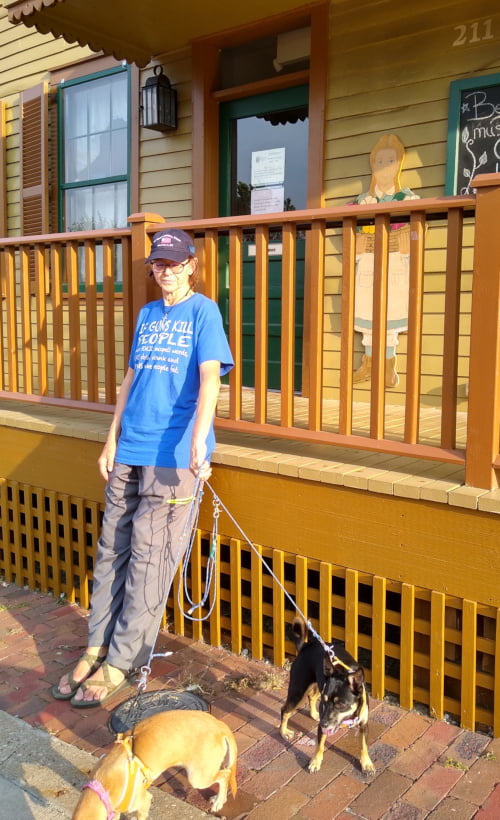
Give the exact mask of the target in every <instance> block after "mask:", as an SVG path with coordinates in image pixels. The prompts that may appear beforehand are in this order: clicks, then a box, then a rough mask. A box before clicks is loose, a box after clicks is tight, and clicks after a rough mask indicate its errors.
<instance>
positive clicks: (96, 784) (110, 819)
mask: <svg viewBox="0 0 500 820" xmlns="http://www.w3.org/2000/svg"><path fill="white" fill-rule="evenodd" d="M84 789H91V791H93V792H95V793H96V795H97V796H98V798H99V799H100V800H101V803H103V804H104V808H105V809H106V813H107V816H106V820H114V818H115V817H116V812H115V811H114V809H113V806H112V805H111V800H110V799H109V794H108V793H107V791H106V789H105V788H104V786H103V785H102V783H101V782H100V781H99V780H89V781H88V783H84V784H83V786H82V792H83V790H84Z"/></svg>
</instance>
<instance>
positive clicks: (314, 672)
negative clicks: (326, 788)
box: [280, 618, 375, 773]
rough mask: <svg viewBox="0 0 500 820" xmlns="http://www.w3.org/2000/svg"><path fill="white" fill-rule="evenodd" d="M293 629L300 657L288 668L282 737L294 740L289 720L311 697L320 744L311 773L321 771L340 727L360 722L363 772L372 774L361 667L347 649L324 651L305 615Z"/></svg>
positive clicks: (311, 764)
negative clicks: (328, 743)
mask: <svg viewBox="0 0 500 820" xmlns="http://www.w3.org/2000/svg"><path fill="white" fill-rule="evenodd" d="M292 631H293V640H294V643H295V646H296V648H297V652H298V655H297V657H296V658H295V660H294V662H293V664H292V667H291V669H290V683H289V686H288V695H287V699H286V702H285V705H284V706H283V708H282V710H281V723H280V733H281V736H282V737H284V738H285V739H286V740H291V739H292V738H293V734H294V733H293V732H292V731H291V730H290V729H289V728H288V721H289V719H290V717H291V716H292V715H293V714H294V712H296V711H297V709H299V708H300V707H301V706H303V704H304V703H305V702H306V700H308V701H309V709H310V714H311V717H312V718H313V719H314V720H319V725H318V744H317V747H316V752H315V754H314V756H313V757H312V759H311V762H310V763H309V771H310V772H318V771H319V770H320V768H321V764H322V762H323V753H324V749H325V741H326V738H327V737H328V736H329V735H333V734H334V733H335V732H336V731H337V729H339V728H340V727H341V726H349V727H351V726H356V727H357V728H358V729H359V733H360V738H361V754H360V763H361V768H362V770H363V772H367V773H369V772H374V771H375V767H374V765H373V763H372V761H371V760H370V755H369V754H368V745H367V735H368V697H367V694H366V689H365V674H364V671H363V667H362V666H360V664H359V663H357V662H356V661H355V660H354V658H353V657H351V655H349V653H348V652H346V650H345V649H343V648H341V647H339V648H338V649H337V648H336V649H335V650H333V647H332V646H331V645H326V649H325V645H322V644H321V643H320V641H319V640H318V639H317V638H315V637H313V636H311V635H309V637H308V632H309V630H308V628H307V626H306V624H305V623H304V621H303V620H302V619H301V618H295V620H294V622H293V624H292ZM306 638H308V640H306Z"/></svg>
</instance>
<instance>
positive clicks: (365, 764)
mask: <svg viewBox="0 0 500 820" xmlns="http://www.w3.org/2000/svg"><path fill="white" fill-rule="evenodd" d="M360 763H361V771H363V772H364V773H365V774H374V773H375V766H374V765H373V763H372V761H371V760H370V758H369V757H365V758H363V759H362V760H360Z"/></svg>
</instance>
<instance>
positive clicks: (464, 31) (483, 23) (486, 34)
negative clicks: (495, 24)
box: [453, 17, 493, 46]
mask: <svg viewBox="0 0 500 820" xmlns="http://www.w3.org/2000/svg"><path fill="white" fill-rule="evenodd" d="M491 23H492V20H491V17H490V18H489V19H488V20H476V22H475V23H470V24H469V25H468V26H455V27H454V31H458V35H457V37H456V38H455V40H454V41H453V45H454V46H465V45H466V44H467V43H479V42H481V40H493V33H492V30H491V28H492V26H491Z"/></svg>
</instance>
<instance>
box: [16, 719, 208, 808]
mask: <svg viewBox="0 0 500 820" xmlns="http://www.w3.org/2000/svg"><path fill="white" fill-rule="evenodd" d="M96 762H97V758H96V757H94V755H91V754H89V753H88V752H84V751H82V750H81V749H77V748H76V747H74V746H71V745H70V744H69V743H64V742H63V741H62V740H58V739H57V738H56V737H52V736H51V735H49V734H47V733H46V732H43V731H42V730H41V729H34V728H32V727H31V726H29V724H27V723H25V722H24V721H22V720H20V719H19V718H16V717H12V716H11V715H8V714H7V713H6V712H1V711H0V769H1V774H0V806H1V807H2V808H1V816H2V817H12V818H16V820H63V819H64V818H71V815H72V813H73V810H74V808H75V806H76V803H77V802H78V797H79V794H80V789H81V787H82V785H83V783H84V782H85V781H86V780H87V779H88V774H89V772H90V771H91V770H92V769H93V767H94V766H95V764H96ZM152 793H153V802H152V804H151V811H150V814H149V820H165V817H175V818H176V820H201V818H203V817H205V818H206V817H209V816H210V815H208V814H206V813H205V812H203V811H200V810H199V809H196V808H195V807H194V806H190V805H189V804H188V803H184V802H183V801H182V800H178V799H177V798H175V797H172V796H170V795H168V794H166V793H165V792H163V791H161V790H160V789H155V788H154V787H153V788H152Z"/></svg>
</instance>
